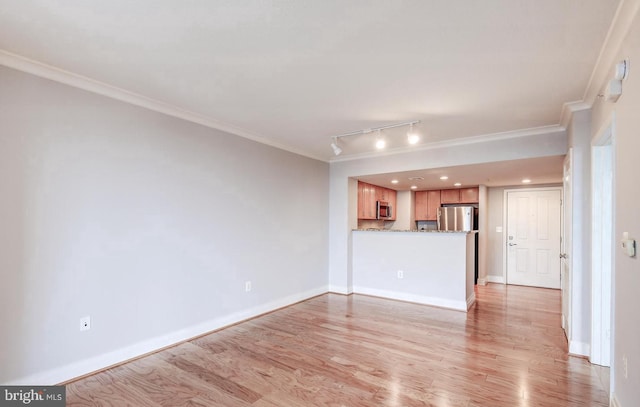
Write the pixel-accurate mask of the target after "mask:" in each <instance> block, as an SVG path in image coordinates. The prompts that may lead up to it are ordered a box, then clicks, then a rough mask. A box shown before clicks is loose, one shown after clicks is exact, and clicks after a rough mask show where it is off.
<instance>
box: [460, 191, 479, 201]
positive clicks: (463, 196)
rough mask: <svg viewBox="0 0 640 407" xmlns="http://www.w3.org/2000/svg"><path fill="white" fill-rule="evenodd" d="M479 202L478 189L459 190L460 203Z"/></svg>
mask: <svg viewBox="0 0 640 407" xmlns="http://www.w3.org/2000/svg"><path fill="white" fill-rule="evenodd" d="M479 201H480V189H479V188H460V203H478V202H479Z"/></svg>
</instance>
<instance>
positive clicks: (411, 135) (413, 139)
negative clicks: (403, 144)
mask: <svg viewBox="0 0 640 407" xmlns="http://www.w3.org/2000/svg"><path fill="white" fill-rule="evenodd" d="M407 141H408V142H409V144H411V145H413V144H416V143H417V142H418V141H420V136H419V135H418V133H416V132H414V131H413V123H411V124H410V125H409V131H408V132H407Z"/></svg>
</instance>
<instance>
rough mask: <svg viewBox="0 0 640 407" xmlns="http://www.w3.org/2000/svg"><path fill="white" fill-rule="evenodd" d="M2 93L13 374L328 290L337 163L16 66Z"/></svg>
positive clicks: (55, 367)
mask: <svg viewBox="0 0 640 407" xmlns="http://www.w3.org/2000/svg"><path fill="white" fill-rule="evenodd" d="M0 89H1V90H2V91H0V123H1V128H2V130H1V131H0V225H1V226H0V281H1V282H2V283H1V290H2V291H1V294H0V326H1V328H0V331H1V332H2V333H1V334H0V383H7V382H18V383H25V384H29V383H30V384H33V383H40V384H48V383H55V382H60V381H63V380H67V379H70V378H71V377H74V376H78V375H81V374H85V373H88V372H89V371H92V370H95V369H99V368H102V367H105V366H107V365H110V364H113V363H116V362H120V361H122V360H124V359H127V358H131V357H134V356H138V355H139V354H141V353H145V352H149V351H152V350H155V349H157V348H160V347H162V346H166V345H169V344H171V343H175V342H177V341H179V340H183V339H186V338H188V337H191V336H195V335H198V334H202V333H204V332H207V331H209V330H212V329H215V328H218V327H220V326H222V325H225V324H229V323H233V322H237V321H238V320H242V319H244V318H248V317H251V316H254V315H256V314H257V313H261V312H266V311H269V310H272V309H274V308H276V307H279V306H283V305H287V304H289V303H291V302H295V301H298V300H301V299H303V298H304V297H308V296H312V295H316V294H319V293H323V292H326V290H327V267H328V265H327V252H328V224H329V218H328V216H329V212H328V209H327V197H328V196H329V190H328V181H329V166H328V164H327V163H324V162H320V161H316V160H312V159H309V158H305V157H302V156H299V155H295V154H292V153H288V152H285V151H283V150H279V149H276V148H272V147H268V146H265V145H263V144H259V143H256V142H253V141H250V140H247V139H243V138H240V137H237V136H232V135H229V134H226V133H223V132H220V131H215V130H212V129H209V128H206V127H203V126H200V125H196V124H193V123H188V122H185V121H183V120H179V119H175V118H172V117H169V116H165V115H163V114H160V113H156V112H151V111H149V110H146V109H143V108H139V107H135V106H132V105H128V104H126V103H122V102H118V101H115V100H112V99H109V98H106V97H102V96H98V95H95V94H92V93H89V92H85V91H81V90H78V89H75V88H71V87H69V86H66V85H61V84H58V83H54V82H51V81H49V80H45V79H41V78H37V77H35V76H31V75H28V74H25V73H20V72H18V71H14V70H11V69H8V68H4V67H0ZM247 280H250V281H252V283H253V284H252V285H253V289H252V291H251V292H250V293H246V292H245V288H244V287H245V285H244V283H245V281H247ZM85 315H90V316H91V319H92V325H93V327H92V329H91V330H90V331H87V332H80V331H79V319H80V318H81V317H83V316H85Z"/></svg>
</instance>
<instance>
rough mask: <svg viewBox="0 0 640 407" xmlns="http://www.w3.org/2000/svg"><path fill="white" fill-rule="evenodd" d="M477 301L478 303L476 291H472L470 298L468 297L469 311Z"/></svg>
mask: <svg viewBox="0 0 640 407" xmlns="http://www.w3.org/2000/svg"><path fill="white" fill-rule="evenodd" d="M475 303H476V293H475V292H472V293H471V295H470V296H469V298H467V311H469V308H471V306H472V305H473V304H475Z"/></svg>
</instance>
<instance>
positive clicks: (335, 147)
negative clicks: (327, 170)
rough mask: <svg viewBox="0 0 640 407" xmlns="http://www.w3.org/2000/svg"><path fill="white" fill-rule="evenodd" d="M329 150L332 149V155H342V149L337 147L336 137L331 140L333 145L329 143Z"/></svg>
mask: <svg viewBox="0 0 640 407" xmlns="http://www.w3.org/2000/svg"><path fill="white" fill-rule="evenodd" d="M331 148H332V149H333V154H335V155H340V153H342V149H341V148H340V146H338V137H334V138H333V143H331Z"/></svg>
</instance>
